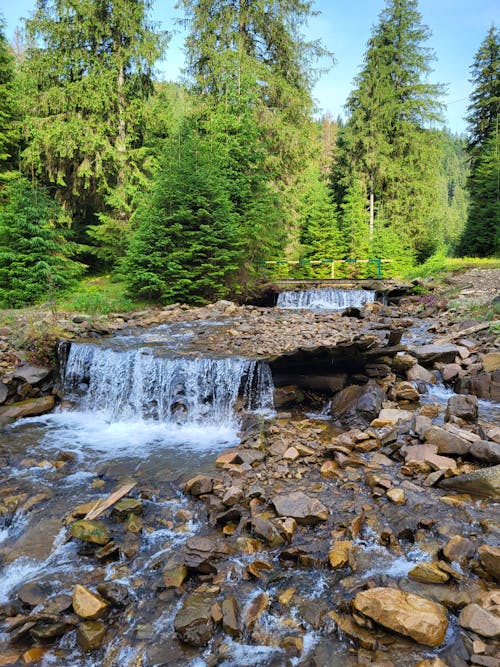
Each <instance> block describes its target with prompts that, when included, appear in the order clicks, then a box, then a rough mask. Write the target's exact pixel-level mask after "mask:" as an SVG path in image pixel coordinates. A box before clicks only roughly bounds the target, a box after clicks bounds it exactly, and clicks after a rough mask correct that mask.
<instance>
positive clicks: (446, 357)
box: [408, 343, 458, 366]
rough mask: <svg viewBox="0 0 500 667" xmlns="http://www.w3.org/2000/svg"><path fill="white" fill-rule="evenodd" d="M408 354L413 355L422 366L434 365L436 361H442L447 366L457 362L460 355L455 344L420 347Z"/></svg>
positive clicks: (410, 350)
mask: <svg viewBox="0 0 500 667" xmlns="http://www.w3.org/2000/svg"><path fill="white" fill-rule="evenodd" d="M408 352H409V353H410V354H412V355H413V356H414V357H415V358H416V359H417V360H418V361H419V362H420V363H421V364H423V365H424V366H425V365H429V366H430V365H432V364H434V363H435V362H436V361H441V362H443V363H445V364H448V363H451V362H453V361H455V357H456V356H457V354H458V347H457V346H456V345H454V344H453V343H442V344H430V345H420V346H418V347H415V348H413V349H409V350H408Z"/></svg>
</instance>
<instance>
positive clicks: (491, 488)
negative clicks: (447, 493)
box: [439, 465, 500, 498]
mask: <svg viewBox="0 0 500 667" xmlns="http://www.w3.org/2000/svg"><path fill="white" fill-rule="evenodd" d="M439 486H440V487H442V488H444V489H452V490H454V491H461V492H463V493H470V494H473V495H477V496H487V497H489V498H500V465H497V466H493V467H491V468H483V469H482V470H476V471H475V472H471V473H469V474H467V475H458V476H457V477H449V478H447V479H443V480H441V481H440V482H439Z"/></svg>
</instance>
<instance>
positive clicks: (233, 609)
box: [222, 595, 241, 638]
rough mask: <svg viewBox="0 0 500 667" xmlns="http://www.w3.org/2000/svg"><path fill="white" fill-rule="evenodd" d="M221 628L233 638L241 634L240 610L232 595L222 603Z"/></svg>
mask: <svg viewBox="0 0 500 667" xmlns="http://www.w3.org/2000/svg"><path fill="white" fill-rule="evenodd" d="M222 629H223V630H224V632H225V633H227V634H228V635H230V636H231V637H233V638H236V637H239V636H240V635H241V622H240V610H239V607H238V602H237V601H236V598H235V597H233V596H232V595H230V596H228V597H227V598H225V600H224V601H223V603H222Z"/></svg>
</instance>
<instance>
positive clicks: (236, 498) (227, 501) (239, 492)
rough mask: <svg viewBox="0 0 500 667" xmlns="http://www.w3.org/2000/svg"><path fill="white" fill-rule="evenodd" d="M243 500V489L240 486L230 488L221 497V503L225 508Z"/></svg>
mask: <svg viewBox="0 0 500 667" xmlns="http://www.w3.org/2000/svg"><path fill="white" fill-rule="evenodd" d="M242 498H243V489H242V488H241V487H240V486H234V485H233V486H230V487H229V489H227V491H226V492H225V493H224V495H223V496H222V502H223V503H224V505H226V507H233V505H236V503H239V502H240V500H241V499H242Z"/></svg>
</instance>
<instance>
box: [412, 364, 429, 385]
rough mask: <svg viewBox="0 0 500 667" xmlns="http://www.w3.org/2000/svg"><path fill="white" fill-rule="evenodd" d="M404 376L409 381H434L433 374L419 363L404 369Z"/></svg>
mask: <svg viewBox="0 0 500 667" xmlns="http://www.w3.org/2000/svg"><path fill="white" fill-rule="evenodd" d="M406 377H407V379H408V380H410V382H425V384H431V383H433V382H436V378H435V377H434V375H433V374H432V373H431V372H430V371H428V370H427V369H426V368H424V367H423V366H421V365H420V364H415V365H414V366H412V367H411V368H409V369H408V370H407V371H406Z"/></svg>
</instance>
